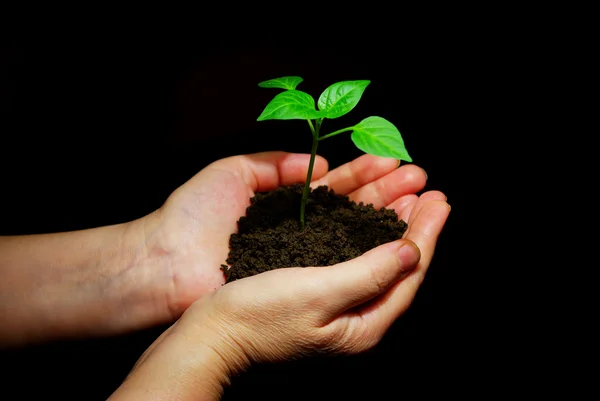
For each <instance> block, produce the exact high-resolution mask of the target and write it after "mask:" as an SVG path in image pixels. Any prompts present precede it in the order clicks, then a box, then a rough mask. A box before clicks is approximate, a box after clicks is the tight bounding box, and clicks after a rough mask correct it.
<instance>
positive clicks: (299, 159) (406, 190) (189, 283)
mask: <svg viewBox="0 0 600 401" xmlns="http://www.w3.org/2000/svg"><path fill="white" fill-rule="evenodd" d="M307 165H308V155H297V154H287V153H283V152H268V153H262V154H255V155H248V156H236V157H231V158H228V159H222V160H219V161H217V162H215V163H213V164H211V165H210V166H208V167H206V168H205V169H203V170H202V171H200V172H199V173H198V174H196V176H194V177H193V178H192V179H190V180H189V181H188V182H186V183H185V184H184V185H183V186H181V187H180V188H178V189H177V190H176V191H175V192H173V194H172V195H171V196H170V197H169V199H168V200H167V202H166V203H165V205H164V206H163V207H162V208H161V210H160V221H161V226H160V230H159V235H158V237H159V238H158V239H157V241H158V242H160V248H162V249H164V250H165V252H166V255H168V256H167V262H166V264H165V266H166V267H167V268H168V270H169V271H168V276H170V277H171V279H172V281H173V283H174V285H173V287H174V288H173V291H172V293H170V294H169V296H168V297H167V298H168V299H169V303H170V305H169V308H170V309H171V311H172V312H173V313H174V314H175V315H177V314H179V313H182V312H183V311H184V310H185V309H186V308H187V307H188V306H189V305H190V304H191V303H192V302H194V301H195V300H196V299H198V298H199V297H200V296H202V295H203V294H206V293H208V292H211V291H214V290H215V289H217V288H219V287H220V286H221V285H223V284H224V282H225V277H224V275H223V272H222V271H221V270H220V266H221V265H222V264H225V261H226V259H227V254H228V252H229V237H230V235H231V234H232V233H234V232H235V231H236V229H237V220H238V219H239V217H240V216H242V215H244V213H245V211H246V208H247V207H248V206H249V204H250V202H249V199H250V197H251V196H253V195H254V193H255V192H257V191H267V190H271V189H275V188H276V187H278V186H280V185H287V184H291V183H297V182H302V181H303V180H304V179H305V177H306V168H307ZM396 167H397V164H396V162H395V161H393V160H390V159H382V158H377V157H373V156H369V155H365V156H362V157H359V158H358V159H356V160H354V161H353V162H351V163H348V164H345V165H343V166H340V167H339V168H337V169H334V170H332V171H330V172H327V163H326V162H325V160H324V159H321V158H317V160H316V163H315V168H314V171H313V181H312V186H313V187H314V186H317V185H328V186H329V187H331V188H332V189H334V190H335V191H336V192H338V193H341V194H347V195H349V196H350V197H351V198H352V199H353V200H356V201H362V202H365V203H373V204H374V205H375V206H376V207H382V206H386V207H391V208H394V209H396V211H397V212H398V213H399V215H400V217H401V218H403V219H404V220H406V221H409V219H410V211H411V209H412V206H414V204H415V202H416V200H417V195H415V193H416V192H418V191H420V190H422V189H423V187H424V185H425V174H424V173H423V172H422V170H421V169H420V168H418V167H416V166H413V165H407V166H403V167H402V168H398V169H396ZM436 196H438V197H443V194H441V193H437V191H435V193H433V194H432V195H430V196H429V197H431V198H435V197H436ZM409 206H410V207H409ZM409 223H410V222H409Z"/></svg>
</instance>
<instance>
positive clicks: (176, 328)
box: [109, 193, 450, 401]
mask: <svg viewBox="0 0 600 401" xmlns="http://www.w3.org/2000/svg"><path fill="white" fill-rule="evenodd" d="M440 196H441V194H440V193H430V194H429V195H427V196H425V194H424V195H422V196H421V197H420V198H419V200H418V201H417V202H416V203H414V204H411V203H410V202H400V203H401V204H403V205H404V208H408V209H410V211H409V210H405V209H404V208H400V209H399V211H400V213H401V214H404V215H406V213H408V223H409V227H410V228H409V230H408V231H407V233H406V236H405V238H403V239H401V240H398V241H394V242H392V243H388V244H384V245H381V246H379V247H377V248H375V249H373V250H371V251H369V252H367V253H365V254H363V255H361V256H360V257H357V258H355V259H352V260H350V261H347V262H344V263H340V264H337V265H334V266H327V267H307V268H293V267H292V268H284V269H276V270H272V271H269V272H265V273H261V274H259V275H255V276H252V277H247V278H244V279H241V280H236V281H234V282H232V283H228V284H227V285H225V286H223V287H221V288H220V289H218V290H217V291H215V292H213V293H210V294H208V295H206V296H204V297H202V298H200V299H199V300H197V301H196V302H194V303H193V304H192V305H191V306H190V307H189V308H188V309H187V310H186V311H185V313H184V314H183V316H182V317H181V318H180V319H179V320H178V321H177V322H176V323H175V324H174V325H172V326H171V327H170V328H169V329H167V330H166V331H165V332H164V333H163V334H162V335H161V336H160V337H159V338H158V339H157V340H156V341H155V342H154V343H153V344H152V345H151V346H150V347H149V348H148V350H147V351H146V352H145V353H144V355H142V357H141V358H140V359H139V361H138V362H137V364H136V366H135V367H134V369H133V370H132V372H131V373H130V374H129V376H128V377H127V379H126V380H125V381H124V382H123V384H122V385H121V386H120V387H119V388H118V389H117V390H116V391H115V392H114V393H113V394H112V396H111V397H110V398H109V401H117V400H173V399H176V400H218V399H220V398H221V396H222V395H223V392H224V391H225V389H226V387H227V386H228V385H229V384H230V380H231V378H232V377H233V376H235V375H238V374H241V373H243V372H244V371H245V370H246V369H248V368H250V367H251V366H252V365H254V364H258V363H264V362H280V361H285V360H288V359H290V358H298V357H309V356H311V355H314V354H323V353H327V354H355V353H360V352H363V351H366V350H368V349H370V348H372V347H373V346H375V345H376V344H377V343H378V342H379V341H380V340H381V338H382V337H383V336H384V335H385V333H386V331H387V329H388V328H389V327H390V326H391V324H392V323H393V322H394V321H395V320H396V319H397V318H398V317H399V316H401V315H402V314H403V313H404V312H405V311H406V310H407V309H408V308H409V306H410V304H411V302H412V300H413V299H414V297H415V295H416V293H417V290H418V288H419V286H420V284H421V283H422V281H423V279H424V277H425V273H426V272H427V269H428V267H429V265H430V262H431V258H432V256H433V253H434V249H435V245H436V242H437V239H438V236H439V234H440V232H441V230H442V228H443V226H444V224H445V222H446V219H447V218H448V214H449V211H450V207H449V205H448V204H447V203H446V201H445V200H442V199H440Z"/></svg>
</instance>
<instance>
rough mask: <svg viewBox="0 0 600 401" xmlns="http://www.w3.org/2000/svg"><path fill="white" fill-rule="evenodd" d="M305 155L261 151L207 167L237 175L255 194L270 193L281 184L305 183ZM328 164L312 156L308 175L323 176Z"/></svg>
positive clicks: (223, 160)
mask: <svg viewBox="0 0 600 401" xmlns="http://www.w3.org/2000/svg"><path fill="white" fill-rule="evenodd" d="M309 162H310V155H309V154H300V153H287V152H279V151H278V152H263V153H254V154H249V155H243V156H232V157H228V158H226V159H222V160H219V161H217V162H215V163H213V164H212V165H211V166H209V167H211V168H219V169H226V170H228V171H231V172H232V173H234V174H238V175H239V176H240V177H242V179H243V180H244V181H245V182H246V183H247V184H248V186H249V187H250V188H251V189H252V190H253V191H255V192H261V191H270V190H273V189H276V188H277V187H279V186H282V185H291V184H296V183H302V182H305V181H306V175H307V172H308V165H309ZM327 170H328V163H327V160H325V159H324V158H323V157H321V156H318V155H317V156H316V157H315V162H314V167H313V172H312V176H313V177H314V178H317V179H319V178H321V177H323V176H324V175H325V174H326V173H327Z"/></svg>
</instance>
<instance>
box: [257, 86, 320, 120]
mask: <svg viewBox="0 0 600 401" xmlns="http://www.w3.org/2000/svg"><path fill="white" fill-rule="evenodd" d="M321 117H322V114H321V112H319V111H317V110H316V109H315V100H314V99H313V97H312V96H311V95H309V94H308V93H305V92H302V91H299V90H288V91H285V92H281V93H280V94H278V95H277V96H275V97H274V98H273V100H271V102H269V104H267V107H265V109H264V110H263V112H262V113H261V115H260V116H259V117H258V119H257V121H264V120H293V119H301V120H313V119H317V118H321Z"/></svg>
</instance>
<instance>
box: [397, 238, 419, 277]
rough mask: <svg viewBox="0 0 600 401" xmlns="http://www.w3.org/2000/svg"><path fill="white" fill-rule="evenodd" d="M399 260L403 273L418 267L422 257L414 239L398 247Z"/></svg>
mask: <svg viewBox="0 0 600 401" xmlns="http://www.w3.org/2000/svg"><path fill="white" fill-rule="evenodd" d="M397 253H398V260H399V261H400V270H401V271H402V272H403V273H406V272H410V271H412V270H413V269H414V268H415V267H417V263H419V259H421V250H420V249H419V248H418V247H417V245H416V244H415V243H414V242H412V241H406V242H405V243H404V244H403V245H402V246H401V247H400V248H399V249H398V252H397Z"/></svg>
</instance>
